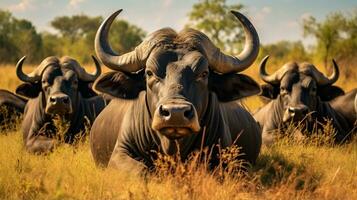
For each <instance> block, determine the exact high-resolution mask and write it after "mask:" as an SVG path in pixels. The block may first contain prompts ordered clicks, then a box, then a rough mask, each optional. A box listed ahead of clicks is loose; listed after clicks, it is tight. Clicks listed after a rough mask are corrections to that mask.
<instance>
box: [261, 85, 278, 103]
mask: <svg viewBox="0 0 357 200" xmlns="http://www.w3.org/2000/svg"><path fill="white" fill-rule="evenodd" d="M260 87H261V88H262V92H261V93H260V94H259V96H260V97H261V98H262V99H263V100H264V101H265V100H267V99H269V100H271V99H276V98H277V97H278V95H279V93H280V88H279V86H274V85H271V84H264V85H261V86H260Z"/></svg>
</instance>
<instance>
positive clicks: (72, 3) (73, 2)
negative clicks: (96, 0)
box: [68, 0, 86, 8]
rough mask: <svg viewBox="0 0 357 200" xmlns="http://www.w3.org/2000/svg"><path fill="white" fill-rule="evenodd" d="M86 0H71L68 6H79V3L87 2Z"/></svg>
mask: <svg viewBox="0 0 357 200" xmlns="http://www.w3.org/2000/svg"><path fill="white" fill-rule="evenodd" d="M85 1H86V0H69V3H68V7H69V8H77V7H78V5H79V4H81V3H83V2H85Z"/></svg>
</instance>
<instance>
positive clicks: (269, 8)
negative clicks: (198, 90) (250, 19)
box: [262, 6, 271, 14]
mask: <svg viewBox="0 0 357 200" xmlns="http://www.w3.org/2000/svg"><path fill="white" fill-rule="evenodd" d="M262 13H264V14H269V13H271V7H269V6H264V7H263V8H262Z"/></svg>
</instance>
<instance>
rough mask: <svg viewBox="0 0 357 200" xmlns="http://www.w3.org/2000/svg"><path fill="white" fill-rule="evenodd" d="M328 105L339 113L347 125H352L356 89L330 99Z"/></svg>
mask: <svg viewBox="0 0 357 200" xmlns="http://www.w3.org/2000/svg"><path fill="white" fill-rule="evenodd" d="M329 103H330V105H331V107H332V108H333V109H334V110H335V111H336V112H338V113H340V114H341V115H342V116H343V117H344V118H345V119H346V120H347V121H348V124H354V123H355V122H356V120H357V88H356V89H353V90H351V91H349V92H347V93H346V94H344V95H341V96H338V97H336V98H334V99H332V100H331V101H329ZM356 125H357V124H356Z"/></svg>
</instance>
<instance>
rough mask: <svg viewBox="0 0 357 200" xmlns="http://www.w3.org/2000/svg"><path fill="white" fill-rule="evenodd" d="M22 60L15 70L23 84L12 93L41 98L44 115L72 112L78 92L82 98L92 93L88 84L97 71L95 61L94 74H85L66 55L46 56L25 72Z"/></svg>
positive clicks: (98, 69)
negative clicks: (32, 69)
mask: <svg viewBox="0 0 357 200" xmlns="http://www.w3.org/2000/svg"><path fill="white" fill-rule="evenodd" d="M24 59H25V57H24V58H22V59H21V60H20V61H19V63H18V65H17V69H16V71H17V75H18V78H19V79H20V80H22V81H24V82H25V83H24V84H22V85H20V86H19V87H18V88H17V89H16V93H17V94H20V95H22V96H25V97H28V98H37V97H39V98H42V99H43V101H42V102H44V103H43V104H44V105H41V106H42V107H43V109H44V112H45V114H48V115H54V114H58V115H67V114H72V113H73V112H74V109H75V108H76V106H77V105H78V104H77V103H78V98H79V94H82V96H84V97H88V96H93V95H95V93H94V92H93V91H91V89H90V88H89V86H88V84H89V83H90V82H93V81H94V79H95V77H97V76H99V74H100V66H99V64H98V62H97V61H96V60H95V63H96V65H97V72H96V74H95V75H92V74H87V73H86V72H85V71H84V69H83V68H82V67H81V66H80V65H79V64H78V63H77V61H75V60H74V59H72V58H69V57H63V58H62V59H58V58H56V57H48V58H46V59H45V60H44V61H43V62H42V63H41V64H40V66H39V67H37V68H36V69H35V70H34V71H33V72H32V73H30V74H28V75H27V74H24V73H23V72H22V64H23V62H24ZM93 59H94V57H93Z"/></svg>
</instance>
